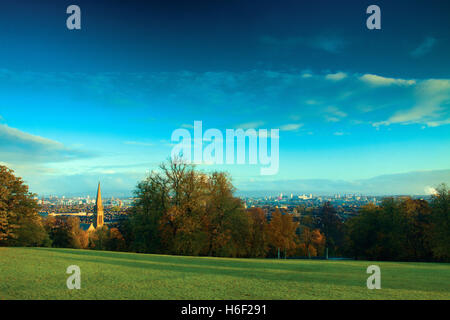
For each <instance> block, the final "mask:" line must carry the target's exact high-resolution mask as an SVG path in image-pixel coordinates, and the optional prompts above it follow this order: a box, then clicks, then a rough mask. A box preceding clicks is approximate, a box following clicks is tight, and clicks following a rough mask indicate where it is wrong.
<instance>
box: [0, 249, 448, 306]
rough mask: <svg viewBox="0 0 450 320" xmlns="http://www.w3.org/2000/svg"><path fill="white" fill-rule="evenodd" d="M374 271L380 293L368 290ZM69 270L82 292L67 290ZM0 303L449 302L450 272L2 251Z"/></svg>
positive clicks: (432, 267) (414, 266) (444, 268)
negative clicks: (75, 270) (77, 271)
mask: <svg viewBox="0 0 450 320" xmlns="http://www.w3.org/2000/svg"><path fill="white" fill-rule="evenodd" d="M371 264H376V265H378V266H380V268H381V287H382V289H380V290H368V289H367V286H366V280H367V277H368V276H369V275H368V274H366V269H367V267H368V266H369V265H371ZM69 265H78V266H79V267H80V268H81V289H80V290H69V289H67V286H66V280H67V277H69V275H68V274H66V269H67V267H68V266H69ZM0 299H450V265H449V264H438V263H406V262H373V261H370V262H369V261H330V260H329V261H318V260H314V261H309V260H289V259H288V260H269V259H228V258H210V257H181V256H167V255H149V254H134V253H119V252H107V251H93V250H74V249H50V248H0Z"/></svg>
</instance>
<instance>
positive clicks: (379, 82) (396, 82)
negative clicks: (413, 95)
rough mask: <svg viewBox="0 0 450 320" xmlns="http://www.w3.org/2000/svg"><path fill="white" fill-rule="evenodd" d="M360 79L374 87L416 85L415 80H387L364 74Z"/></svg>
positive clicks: (386, 78)
mask: <svg viewBox="0 0 450 320" xmlns="http://www.w3.org/2000/svg"><path fill="white" fill-rule="evenodd" d="M360 79H361V80H362V81H364V82H366V83H368V84H371V85H374V86H390V85H406V86H409V85H413V84H415V83H416V80H413V79H409V80H405V79H399V78H397V79H396V78H388V77H382V76H378V75H376V74H365V75H363V76H361V77H360Z"/></svg>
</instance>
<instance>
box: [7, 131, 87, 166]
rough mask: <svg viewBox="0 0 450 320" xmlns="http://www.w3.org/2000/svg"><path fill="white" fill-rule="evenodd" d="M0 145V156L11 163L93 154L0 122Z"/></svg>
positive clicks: (62, 158)
mask: <svg viewBox="0 0 450 320" xmlns="http://www.w3.org/2000/svg"><path fill="white" fill-rule="evenodd" d="M0 145H1V148H0V158H1V159H2V160H4V161H7V162H11V163H36V162H61V161H70V160H74V159H80V158H86V157H91V156H93V155H92V154H91V153H89V152H86V151H81V150H77V149H72V148H69V147H66V146H64V145H63V144H62V143H60V142H57V141H54V140H50V139H47V138H43V137H40V136H36V135H32V134H29V133H26V132H23V131H20V130H18V129H16V128H11V127H9V126H7V125H5V124H0Z"/></svg>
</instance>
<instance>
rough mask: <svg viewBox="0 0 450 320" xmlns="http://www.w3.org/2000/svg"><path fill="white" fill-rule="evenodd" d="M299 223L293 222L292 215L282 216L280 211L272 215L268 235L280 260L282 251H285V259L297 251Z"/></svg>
mask: <svg viewBox="0 0 450 320" xmlns="http://www.w3.org/2000/svg"><path fill="white" fill-rule="evenodd" d="M298 225H299V224H298V222H294V221H293V220H292V215H290V214H288V213H286V214H282V213H281V212H280V211H279V210H278V209H276V210H275V211H274V212H273V213H272V218H271V219H270V223H269V226H268V235H269V239H270V242H269V243H270V245H271V246H272V248H273V249H275V250H276V251H277V256H278V258H279V257H280V250H284V253H285V257H286V255H287V252H288V251H291V250H295V248H296V247H297V240H298V237H297V234H296V229H297V227H298Z"/></svg>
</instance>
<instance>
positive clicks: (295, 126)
mask: <svg viewBox="0 0 450 320" xmlns="http://www.w3.org/2000/svg"><path fill="white" fill-rule="evenodd" d="M302 126H303V123H289V124H285V125H282V126H281V127H280V130H281V131H298V129H300V128H301V127H302Z"/></svg>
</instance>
